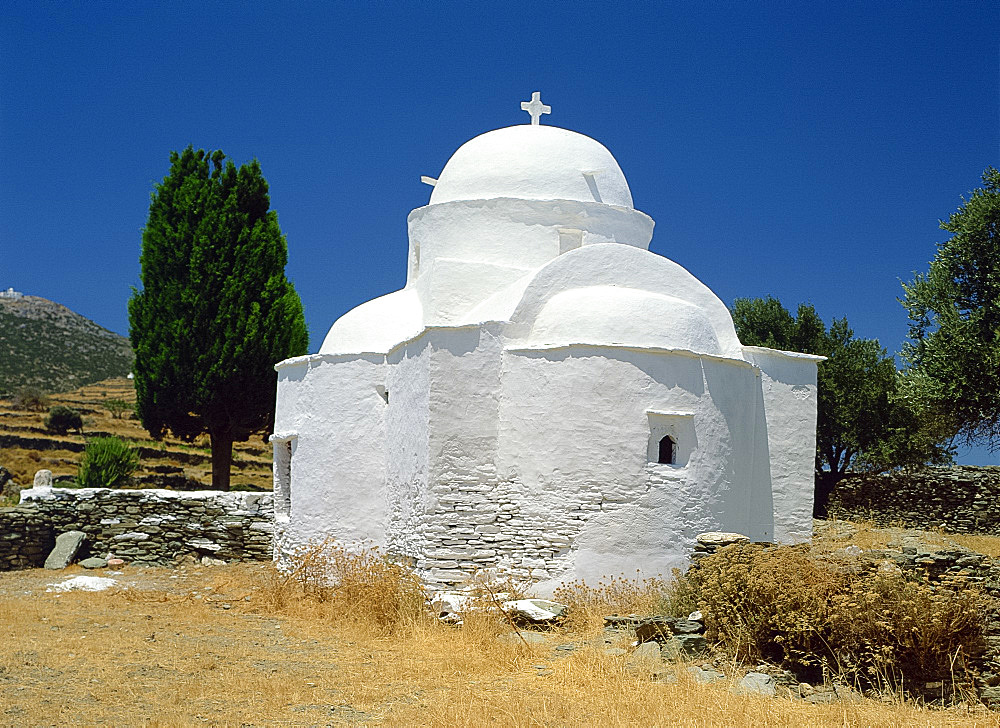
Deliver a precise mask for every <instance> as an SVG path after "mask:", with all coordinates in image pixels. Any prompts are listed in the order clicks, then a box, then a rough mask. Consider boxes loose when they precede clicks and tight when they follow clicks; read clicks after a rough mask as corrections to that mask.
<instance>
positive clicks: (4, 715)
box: [0, 564, 998, 728]
mask: <svg viewBox="0 0 1000 728" xmlns="http://www.w3.org/2000/svg"><path fill="white" fill-rule="evenodd" d="M74 573H82V572H79V571H78V570H76V569H75V568H74V569H70V570H69V571H68V572H60V573H56V572H44V571H39V570H35V571H25V572H8V573H3V574H0V624H3V629H4V638H3V639H2V641H0V724H3V725H148V726H174V725H218V726H229V725H232V726H251V725H252V726H261V725H385V726H424V725H427V726H439V725H440V726H444V725H447V726H484V725H499V726H655V725H659V726H677V725H682V726H686V725H690V726H796V727H797V728H798V727H799V726H991V725H998V721H997V719H996V715H995V714H991V713H987V712H984V711H982V710H979V711H977V710H973V709H967V710H958V709H952V710H929V709H921V708H917V707H914V706H910V705H904V704H883V703H880V702H874V701H864V702H860V703H844V704H832V705H822V706H814V705H809V704H806V703H802V702H798V701H792V700H788V699H781V698H776V699H766V698H759V697H751V696H737V695H734V694H732V693H731V692H729V690H728V686H727V685H701V684H698V683H696V682H694V681H693V680H691V679H690V678H689V677H688V675H687V673H686V672H685V671H684V669H683V667H684V666H683V665H678V666H677V676H678V679H677V682H676V683H674V684H660V683H654V682H652V681H650V680H649V678H648V675H645V674H642V673H637V672H632V671H630V670H629V669H627V667H626V662H625V659H624V658H623V657H611V656H607V655H605V654H603V653H602V652H600V651H599V650H597V649H595V648H594V647H592V646H591V641H592V639H591V638H590V637H587V636H585V635H579V634H576V633H572V632H567V633H559V634H553V635H549V637H548V641H547V642H546V643H545V644H543V645H539V646H533V647H531V648H527V647H525V646H523V645H521V644H519V643H517V642H504V641H501V640H498V639H497V633H498V632H499V631H501V630H502V627H501V626H499V625H498V623H497V622H495V621H490V620H488V619H487V620H482V621H480V622H478V623H476V622H474V623H472V624H470V625H469V626H468V627H467V628H465V629H456V628H450V627H446V626H443V625H440V624H438V623H436V622H426V621H423V622H420V621H418V622H414V623H411V624H409V625H408V626H407V628H406V629H404V630H402V631H398V632H397V633H395V634H393V635H386V633H385V631H384V630H382V629H378V628H366V626H365V624H364V623H363V622H359V621H358V620H351V621H350V622H338V621H336V618H337V615H336V614H335V613H333V612H332V611H331V606H330V602H328V601H327V602H324V601H320V600H317V599H313V598H305V597H302V596H301V595H296V594H295V593H294V590H293V591H292V592H290V591H289V590H288V585H287V582H284V581H283V580H282V579H280V578H279V577H278V576H277V575H276V574H275V573H274V572H273V570H272V567H271V566H270V565H259V564H256V565H233V566H228V567H207V568H206V567H188V568H187V569H180V570H168V569H148V570H137V569H136V570H127V571H126V572H125V573H124V574H123V575H122V576H120V577H118V578H119V579H120V580H122V581H125V582H133V584H132V586H131V587H130V588H129V589H128V590H125V591H120V592H116V593H110V592H102V593H96V594H88V593H79V592H71V593H66V594H62V595H57V594H54V593H46V592H45V591H44V585H45V584H46V583H47V582H50V581H57V580H61V579H62V578H65V576H67V575H70V574H74ZM247 597H249V600H247ZM276 602H282V603H283V606H282V607H281V608H280V609H278V610H276V607H275V603H276ZM227 606H228V608H226V607H227ZM560 642H574V643H575V644H577V649H576V650H575V651H572V652H569V653H566V652H564V651H562V650H559V651H555V650H553V647H554V646H555V644H557V643H560Z"/></svg>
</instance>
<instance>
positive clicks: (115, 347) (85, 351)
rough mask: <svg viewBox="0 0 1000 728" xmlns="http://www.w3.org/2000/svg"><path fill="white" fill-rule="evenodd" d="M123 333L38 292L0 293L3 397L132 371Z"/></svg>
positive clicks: (64, 388) (55, 389) (0, 386)
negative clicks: (7, 294) (119, 333)
mask: <svg viewBox="0 0 1000 728" xmlns="http://www.w3.org/2000/svg"><path fill="white" fill-rule="evenodd" d="M132 360H133V357H132V347H131V346H130V345H129V341H128V339H126V338H125V337H124V336H119V335H118V334H116V333H114V332H112V331H108V330H107V329H105V328H102V327H101V326H98V325H97V324H95V323H94V322H93V321H91V320H90V319H87V318H84V317H83V316H81V315H80V314H78V313H74V312H73V311H70V310H69V309H68V308H66V307H65V306H63V305H61V304H58V303H54V302H53V301H49V300H47V299H45V298H40V297H38V296H19V297H14V298H6V297H0V395H3V394H12V393H15V392H17V391H19V390H21V389H24V388H26V387H37V388H38V389H40V390H42V391H43V392H46V393H49V392H67V391H69V390H72V389H76V388H77V387H81V386H83V385H86V384H91V383H92V382H99V381H101V380H104V379H108V378H110V377H123V376H126V375H127V374H128V373H129V372H130V371H131V370H132Z"/></svg>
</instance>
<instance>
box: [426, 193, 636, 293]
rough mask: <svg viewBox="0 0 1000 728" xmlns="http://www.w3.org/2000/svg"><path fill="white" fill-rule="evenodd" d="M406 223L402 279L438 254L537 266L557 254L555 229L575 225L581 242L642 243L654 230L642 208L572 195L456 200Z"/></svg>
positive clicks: (440, 255)
mask: <svg viewBox="0 0 1000 728" xmlns="http://www.w3.org/2000/svg"><path fill="white" fill-rule="evenodd" d="M407 226H408V229H409V236H410V251H411V252H410V270H409V276H408V278H407V285H409V284H411V283H412V282H413V281H414V276H415V274H417V273H418V272H419V271H421V270H423V268H424V267H425V265H426V264H427V263H429V262H430V261H432V260H435V259H437V258H461V259H465V260H476V261H479V262H482V263H497V264H501V265H510V266H518V267H522V268H540V267H541V266H543V265H545V264H546V263H547V262H549V261H550V260H552V259H553V258H555V257H556V256H558V255H559V253H560V244H559V239H560V238H559V231H560V230H566V229H573V230H579V231H580V232H581V233H582V243H583V244H584V245H589V244H593V243H602V242H604V243H606V242H612V241H614V242H617V243H624V244H626V245H629V246H634V247H637V248H642V249H646V248H647V247H648V246H649V241H650V239H651V238H652V236H653V220H652V218H650V217H649V216H648V215H646V214H645V213H642V212H639V211H638V210H628V209H625V208H620V207H612V206H610V205H602V204H600V203H596V202H581V201H576V200H555V201H553V200H518V199H511V198H495V199H489V200H458V201H454V202H446V203H442V204H434V205H428V206H426V207H418V208H417V209H416V210H413V211H412V212H411V213H410V215H409V217H408V218H407ZM416 250H419V252H420V254H419V266H418V265H417V264H416V261H417V256H416V254H415V251H416Z"/></svg>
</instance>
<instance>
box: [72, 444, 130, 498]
mask: <svg viewBox="0 0 1000 728" xmlns="http://www.w3.org/2000/svg"><path fill="white" fill-rule="evenodd" d="M137 467H139V451H138V450H136V449H135V448H134V447H132V446H130V445H129V444H128V443H127V442H125V441H124V440H121V439H119V438H117V437H95V438H94V439H93V440H88V441H87V445H86V448H85V449H84V451H83V458H82V459H81V460H80V469H79V470H78V471H77V476H76V482H77V483H79V485H80V487H81V488H118V487H120V486H122V485H124V484H125V483H126V482H127V481H128V479H129V477H131V475H132V473H134V472H135V469H136V468H137Z"/></svg>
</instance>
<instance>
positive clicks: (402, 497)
mask: <svg viewBox="0 0 1000 728" xmlns="http://www.w3.org/2000/svg"><path fill="white" fill-rule="evenodd" d="M430 357H431V347H430V344H429V340H428V337H427V334H426V333H425V334H424V335H422V336H420V337H418V338H417V339H414V340H412V341H409V342H407V343H406V344H404V345H403V346H401V347H399V348H398V349H395V350H394V351H393V352H391V353H390V355H389V356H388V357H387V362H388V366H389V369H388V375H387V377H386V388H387V390H388V393H389V401H388V403H387V404H386V406H385V408H384V409H385V455H386V474H385V499H386V508H387V517H388V524H387V530H386V533H385V543H384V545H385V547H386V549H387V550H388V552H390V553H391V554H394V555H398V556H406V557H410V558H416V557H417V556H418V555H419V554H421V553H422V552H423V550H424V548H425V542H424V536H425V534H424V533H423V531H422V530H421V528H420V525H421V518H422V514H423V511H424V502H425V500H426V497H427V484H428V448H427V441H428V437H429V429H428V413H429V409H430Z"/></svg>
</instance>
